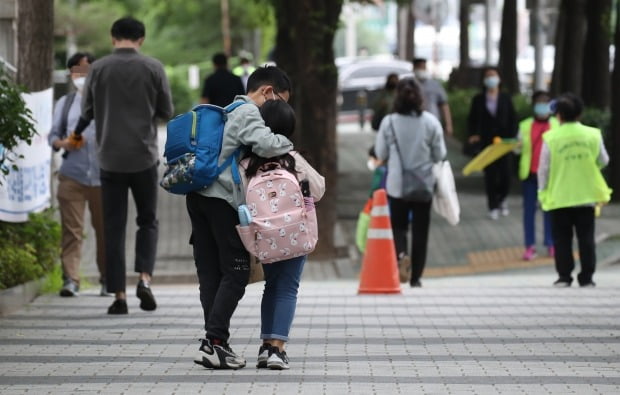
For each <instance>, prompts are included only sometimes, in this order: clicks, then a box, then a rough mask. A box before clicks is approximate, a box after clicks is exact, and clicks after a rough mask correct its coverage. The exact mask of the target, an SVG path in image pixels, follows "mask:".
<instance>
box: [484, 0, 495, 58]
mask: <svg viewBox="0 0 620 395" xmlns="http://www.w3.org/2000/svg"><path fill="white" fill-rule="evenodd" d="M492 2H493V1H492V0H486V2H485V3H486V4H485V7H484V25H485V35H486V37H485V39H484V49H485V55H484V62H485V63H486V64H487V65H490V64H491V58H492V52H493V40H492V37H491V36H492V32H491V23H492V21H491V5H492V4H491V3H492Z"/></svg>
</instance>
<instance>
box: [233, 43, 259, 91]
mask: <svg viewBox="0 0 620 395" xmlns="http://www.w3.org/2000/svg"><path fill="white" fill-rule="evenodd" d="M244 52H245V51H244ZM254 70H256V67H254V66H252V63H250V59H248V56H241V57H240V58H239V65H238V66H237V67H235V68H234V69H233V71H232V72H233V74H234V75H236V76H237V77H239V78H241V82H242V83H243V91H244V92H245V89H246V88H247V86H248V78H250V74H252V73H253V72H254Z"/></svg>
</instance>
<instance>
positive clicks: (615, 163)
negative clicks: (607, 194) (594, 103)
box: [607, 1, 620, 201]
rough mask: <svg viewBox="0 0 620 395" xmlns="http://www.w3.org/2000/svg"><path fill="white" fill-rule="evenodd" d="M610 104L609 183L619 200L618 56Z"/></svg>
mask: <svg viewBox="0 0 620 395" xmlns="http://www.w3.org/2000/svg"><path fill="white" fill-rule="evenodd" d="M616 15H620V1H619V2H616ZM614 44H615V46H616V48H620V20H616V32H615V35H614ZM611 83H612V92H613V94H612V95H613V97H612V102H611V130H610V135H609V138H608V139H607V143H608V147H607V148H608V149H609V153H610V155H609V157H610V159H611V162H610V164H609V170H610V172H609V183H610V187H611V188H612V189H614V190H615V191H616V193H614V194H612V197H613V199H614V200H616V201H617V200H619V197H620V194H619V193H618V192H617V191H620V56H615V57H614V72H613V75H612V81H611Z"/></svg>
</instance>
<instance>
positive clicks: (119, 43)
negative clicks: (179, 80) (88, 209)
mask: <svg viewBox="0 0 620 395" xmlns="http://www.w3.org/2000/svg"><path fill="white" fill-rule="evenodd" d="M111 34H112V44H113V45H114V52H113V53H112V54H110V55H108V56H105V57H104V58H102V59H100V60H98V61H97V62H96V63H94V64H93V66H92V67H91V69H90V72H89V74H88V77H87V78H86V85H85V91H84V98H83V99H82V119H84V120H90V119H93V118H94V119H95V124H96V135H97V145H98V157H99V164H100V166H101V170H100V175H101V191H102V197H103V215H104V218H105V221H104V236H105V255H106V273H107V276H106V280H107V283H106V284H107V290H108V292H113V293H114V294H115V296H116V298H115V300H114V303H112V305H111V306H110V307H109V308H108V314H127V313H128V308H127V297H126V270H125V236H126V227H127V194H128V192H129V191H131V194H132V196H133V199H134V202H135V205H136V210H137V212H138V215H137V218H136V223H137V225H138V231H137V232H136V246H135V264H134V271H135V272H136V273H139V281H138V285H137V288H136V296H137V297H138V298H139V299H140V308H141V309H142V310H146V311H151V310H155V309H156V307H157V303H156V302H155V298H154V296H153V293H152V291H151V289H150V282H151V277H152V275H153V269H154V266H155V257H156V254H157V238H158V221H157V184H158V173H157V165H158V163H159V152H158V149H157V123H156V119H157V118H160V119H163V120H167V119H169V118H170V117H171V116H172V111H173V110H172V102H171V98H170V87H169V85H168V80H167V78H166V74H165V73H164V68H163V66H162V64H161V63H160V62H159V61H158V60H156V59H153V58H150V57H147V56H144V55H142V54H140V52H138V50H139V49H140V47H141V45H142V43H143V42H144V35H145V29H144V24H142V22H140V21H138V20H136V19H133V18H131V17H126V18H121V19H119V20H117V21H116V22H114V24H113V25H112V29H111ZM82 125H83V123H82ZM79 129H80V123H78V127H77V128H76V133H79Z"/></svg>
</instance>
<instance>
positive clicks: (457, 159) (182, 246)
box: [82, 123, 620, 283]
mask: <svg viewBox="0 0 620 395" xmlns="http://www.w3.org/2000/svg"><path fill="white" fill-rule="evenodd" d="M375 136H376V134H375V133H374V132H372V131H370V130H368V128H367V129H366V130H364V131H360V130H359V125H358V124H356V123H350V124H339V125H338V155H339V157H338V177H339V191H338V197H337V199H338V201H337V207H338V226H337V235H338V242H339V243H340V244H341V245H346V246H348V247H349V251H350V258H349V259H344V260H343V259H339V260H337V261H327V262H317V261H313V260H312V255H311V256H310V264H309V265H308V266H307V269H306V272H305V274H304V278H305V279H315V280H319V279H333V278H356V276H357V274H358V272H359V267H360V262H361V257H360V256H359V253H358V252H357V250H356V248H355V247H354V245H355V243H354V241H355V223H356V219H357V215H358V214H359V211H360V210H361V209H362V207H363V205H364V203H365V201H366V199H367V197H368V188H369V186H370V181H371V173H370V172H369V171H368V170H367V168H366V160H367V152H368V148H369V147H370V146H371V145H372V144H373V143H374V139H375ZM159 137H160V149H163V146H164V141H165V130H164V129H161V130H160V135H159ZM447 143H448V158H449V160H450V162H451V164H452V167H453V171H454V173H455V178H456V184H457V190H458V193H459V199H460V204H461V223H460V224H459V225H458V226H456V227H453V226H450V225H449V224H448V223H447V222H446V221H444V220H443V219H442V218H440V217H439V216H437V215H435V214H434V213H433V215H432V217H431V228H430V237H429V251H428V259H427V268H428V270H427V271H426V274H425V276H433V275H443V274H445V273H448V274H449V273H450V271H444V269H446V270H448V269H450V268H454V267H455V266H457V268H458V266H461V267H462V269H463V270H460V271H456V272H458V273H470V272H473V271H474V269H475V270H476V271H481V272H484V271H488V270H504V268H505V267H504V266H502V265H499V264H498V265H495V266H494V267H491V268H485V267H479V266H478V267H476V268H471V267H466V266H467V265H469V264H470V263H471V262H470V260H471V259H470V258H471V257H470V256H469V255H468V254H470V253H477V252H486V251H492V252H493V251H499V253H498V254H497V256H505V255H508V261H510V262H508V263H509V264H510V265H508V267H512V268H514V267H519V266H521V264H522V262H520V254H521V252H522V251H521V248H522V243H523V241H522V240H523V235H522V232H523V230H522V220H521V218H522V215H523V214H522V210H521V197H520V186H519V184H518V182H517V181H515V182H514V183H513V184H514V185H513V188H512V194H511V195H510V196H509V198H508V202H509V205H510V208H511V214H510V216H508V217H506V218H501V219H500V220H498V221H490V220H489V219H488V218H487V216H486V213H487V211H486V199H485V197H484V192H483V191H484V186H483V181H482V177H481V174H480V173H478V174H474V175H472V176H469V177H464V176H462V175H461V174H460V172H461V169H462V168H463V166H464V165H465V163H466V162H467V160H468V158H466V157H464V156H463V155H461V154H460V145H459V143H458V142H456V141H455V140H453V139H448V140H447ZM158 199H159V206H158V207H159V208H158V210H159V222H160V237H159V248H158V254H157V264H156V270H155V280H154V281H155V282H159V283H166V282H179V281H181V282H195V274H194V273H195V269H194V263H193V259H192V255H191V254H192V251H191V248H190V246H189V245H188V240H189V234H190V224H189V219H188V217H187V212H186V209H185V199H184V197H182V196H175V195H171V194H169V193H167V192H165V191H164V190H163V189H160V191H159V195H158ZM86 223H88V221H86ZM541 223H542V220H541V218H540V216H539V218H538V228H537V234H538V235H539V239H540V235H541V234H542V233H541V232H542V229H541ZM619 223H620V205H617V204H616V205H610V206H607V207H605V208H604V209H603V215H602V216H601V217H600V218H599V219H598V220H597V236H598V237H599V238H600V239H603V238H605V237H607V236H609V235H617V234H619V233H620V227H619V226H618V224H619ZM135 230H136V226H135V210H134V207H133V205H131V204H130V207H129V215H128V227H127V264H128V266H127V270H128V272H129V273H131V271H132V269H133V266H132V265H133V256H134V251H133V250H134V239H135ZM91 233H92V232H91V231H90V230H88V231H87V240H86V243H85V244H86V245H85V249H84V256H83V259H82V262H83V263H82V271H83V273H84V274H85V275H86V276H88V277H90V278H91V279H94V278H96V277H97V274H96V270H97V269H96V265H95V260H94V257H95V251H94V237H93V236H92V234H91ZM541 244H542V241H540V242H539V247H540V250H541V253H542V254H541V257H543V258H544V256H545V255H544V248H543V247H542V245H541ZM602 247H603V248H599V261H615V260H618V259H620V239H611V240H610V242H607V243H605V244H604V245H603V246H602ZM494 257H495V256H493V255H491V258H494ZM535 264H545V265H550V264H551V260H548V259H547V260H546V261H545V260H542V261H540V262H536V263H535ZM452 273H455V271H454V270H452Z"/></svg>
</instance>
